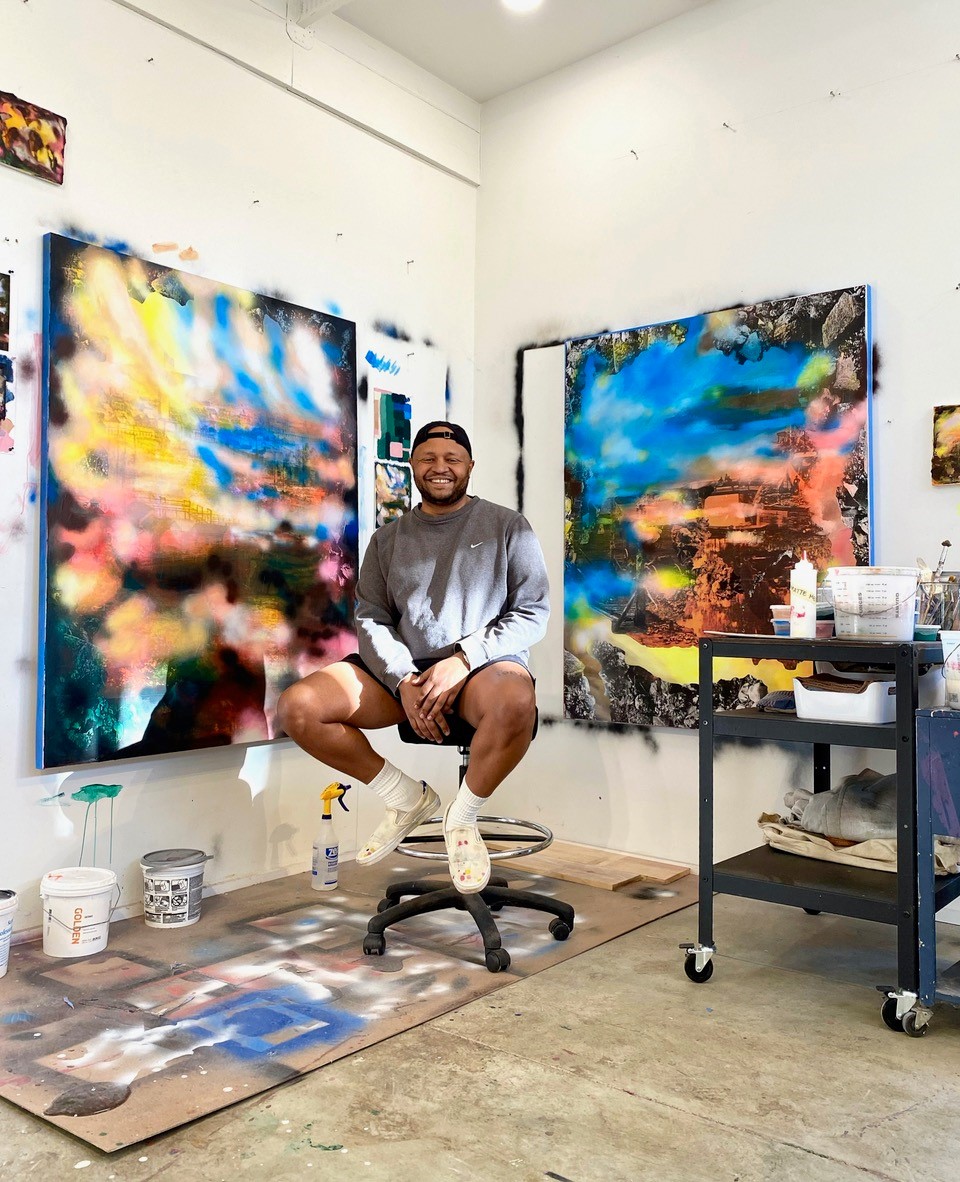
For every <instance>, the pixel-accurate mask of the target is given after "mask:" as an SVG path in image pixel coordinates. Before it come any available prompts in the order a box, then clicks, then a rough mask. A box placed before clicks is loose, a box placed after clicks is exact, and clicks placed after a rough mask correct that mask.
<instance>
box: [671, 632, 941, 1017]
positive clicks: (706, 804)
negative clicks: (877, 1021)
mask: <svg viewBox="0 0 960 1182" xmlns="http://www.w3.org/2000/svg"><path fill="white" fill-rule="evenodd" d="M716 657H741V658H742V657H747V658H754V659H756V660H774V661H817V660H820V661H830V662H832V663H834V664H836V663H838V662H857V663H865V664H870V665H871V666H877V667H880V668H888V669H890V670H892V671H893V672H894V674H895V677H896V721H895V722H893V723H887V724H861V723H850V722H815V721H810V720H807V719H800V718H797V717H796V716H795V715H793V714H778V713H773V712H766V711H760V710H715V709H713V701H714V696H713V684H714V680H713V662H714V658H716ZM941 659H942V657H941V649H940V644H939V642H934V643H929V642H925V643H909V642H901V641H875V642H868V641H847V640H832V639H831V640H794V639H790V638H782V639H781V638H779V637H774V636H730V635H720V634H716V635H712V636H711V635H707V636H704V637H703V638H702V639H701V641H700V917H699V933H698V937H699V938H698V940H697V943H696V944H682V945H681V948H682V949H683V950H684V952H685V953H686V956H685V959H684V971H685V972H686V974H687V976H688V977H689V978H690V980H691V981H695V982H698V983H699V982H703V981H707V980H709V978H710V977H711V976H712V974H713V967H714V966H713V954H714V952H716V944H715V943H714V936H713V895H714V892H718V893H721V894H727V895H740V896H742V897H746V898H749V899H762V900H764V901H766V902H769V903H783V904H785V905H786V906H789V907H802V908H803V909H804V910H805V911H807V912H809V913H811V914H818V913H819V912H821V911H828V912H830V913H832V914H834V915H849V916H853V917H854V918H857V919H873V920H878V921H880V922H881V923H890V924H895V925H896V928H897V984H896V986H886V985H880V984H878V986H877V988H878V989H879V990H880V991H881V992H882V993H883V994H884V1001H883V1004H882V1007H881V1016H882V1018H883V1020H884V1022H886V1024H887V1025H888V1026H890V1027H891V1028H892V1029H895V1030H903V1031H905V1032H906V1033H907V1034H910V1035H914V1036H916V1035H921V1034H925V1033H926V1030H927V1024H928V1023H929V1020H930V1015H931V1011H930V1008H929V1007H930V1006H931V1005H932V1003H933V1000H934V995H935V988H936V945H935V925H934V916H935V914H936V912H937V910H938V909H939V908H940V907H943V906H945V905H946V904H947V903H949V902H950V901H951V900H952V899H955V898H956V897H957V896H958V895H960V874H955V875H950V876H948V877H945V878H944V877H941V878H937V879H936V881H935V880H934V873H933V860H932V856H931V853H930V849H931V841H930V833H931V830H930V825H929V817H930V790H929V784H927V783H926V782H925V781H923V782H921V793H920V796H921V798H920V799H919V800H918V780H917V764H916V750H917V747H916V730H915V715H916V710H917V683H918V667H919V666H920V665H922V664H939V663H940V661H941ZM717 737H724V738H725V737H731V738H733V737H741V738H752V739H770V740H773V741H778V740H779V741H781V742H784V741H785V742H791V743H809V744H811V746H812V747H813V790H814V792H825V791H827V790H829V789H830V787H831V779H830V748H831V747H832V746H842V747H867V748H884V749H886V750H888V751H895V752H896V776H897V835H898V841H897V870H896V873H895V874H893V873H888V872H885V871H882V870H868V869H861V868H859V867H856V866H847V865H843V864H840V863H834V862H820V861H816V860H814V859H812V858H803V857H799V856H798V855H796V854H789V853H783V852H780V851H778V850H774V849H771V848H770V847H769V846H768V845H760V846H758V847H757V848H756V849H752V850H748V851H747V852H746V853H743V854H738V855H737V856H736V857H733V858H727V859H726V860H725V861H723V862H719V863H716V864H715V863H714V860H713V808H714V776H713V757H714V742H715V739H716V738H717ZM918 810H919V811H918ZM918 817H920V818H924V819H925V821H924V823H923V824H921V825H920V826H919V828H918ZM918 837H919V841H918ZM921 851H922V857H921Z"/></svg>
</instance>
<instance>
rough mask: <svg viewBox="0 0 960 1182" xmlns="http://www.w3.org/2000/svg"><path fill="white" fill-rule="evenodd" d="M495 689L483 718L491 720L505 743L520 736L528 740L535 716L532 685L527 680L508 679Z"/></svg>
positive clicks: (534, 698) (534, 699)
mask: <svg viewBox="0 0 960 1182" xmlns="http://www.w3.org/2000/svg"><path fill="white" fill-rule="evenodd" d="M497 688H498V692H497V693H496V694H495V695H494V696H493V698H492V700H491V702H490V704H489V706H488V708H487V710H486V711H485V717H489V718H490V719H491V721H492V722H493V723H494V725H495V726H496V728H497V730H498V732H499V733H501V734H502V735H503V739H504V741H505V742H507V743H510V742H513V741H514V740H515V739H518V738H520V737H521V736H523V737H526V738H528V739H529V738H530V737H531V736H532V734H533V724H534V721H535V719H536V716H537V701H536V696H535V695H534V691H533V684H532V683H531V682H530V680H529V679H528V678H522V679H521V678H519V677H510V678H509V679H506V678H505V679H504V684H503V685H502V686H498V687H497Z"/></svg>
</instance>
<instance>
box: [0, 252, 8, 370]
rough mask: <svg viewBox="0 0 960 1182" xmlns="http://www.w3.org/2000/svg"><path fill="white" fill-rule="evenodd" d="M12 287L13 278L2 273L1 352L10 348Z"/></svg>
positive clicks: (0, 302)
mask: <svg viewBox="0 0 960 1182" xmlns="http://www.w3.org/2000/svg"><path fill="white" fill-rule="evenodd" d="M10 285H11V277H10V275H8V274H7V273H6V272H5V271H0V350H2V351H3V352H4V353H5V352H6V351H7V350H8V349H9V348H10V294H11V293H10Z"/></svg>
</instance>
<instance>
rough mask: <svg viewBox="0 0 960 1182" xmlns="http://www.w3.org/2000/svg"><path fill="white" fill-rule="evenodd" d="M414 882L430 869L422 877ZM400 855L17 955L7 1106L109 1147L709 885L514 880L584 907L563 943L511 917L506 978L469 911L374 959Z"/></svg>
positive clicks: (644, 918) (543, 922) (574, 949)
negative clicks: (491, 965) (334, 886)
mask: <svg viewBox="0 0 960 1182" xmlns="http://www.w3.org/2000/svg"><path fill="white" fill-rule="evenodd" d="M414 873H415V872H414ZM409 877H412V875H411V863H410V862H409V861H405V860H404V859H402V858H399V857H397V858H394V859H390V860H386V861H384V862H383V863H381V864H379V865H378V866H376V867H372V868H365V869H360V868H358V867H356V866H355V865H352V864H349V865H345V866H343V867H342V868H341V889H339V890H337V891H334V892H331V893H329V894H323V895H320V894H318V893H317V892H314V891H313V890H311V888H310V885H309V883H310V877H309V875H298V876H296V877H293V878H286V879H280V880H277V881H274V882H270V883H264V884H262V885H258V886H255V887H249V888H246V889H244V890H239V891H234V892H232V893H231V894H228V895H221V896H215V897H211V898H208V899H206V900H205V901H204V905H203V913H202V915H201V919H200V922H199V923H197V924H195V925H194V926H192V927H186V928H181V929H176V930H175V929H170V930H158V929H154V928H147V927H146V926H145V925H144V923H143V921H142V920H141V919H130V920H126V921H124V922H122V923H116V924H113V925H112V927H111V930H110V938H109V943H108V946H107V948H106V949H105V950H104V951H103V952H101V953H99V954H97V955H95V956H92V957H88V958H84V959H83V960H74V961H71V960H65V959H55V958H51V957H48V956H46V955H45V954H44V953H43V951H42V948H41V947H40V945H39V944H37V943H32V944H26V945H19V946H14V948H13V949H12V950H11V955H10V965H9V969H8V973H7V976H6V977H5V978H4V979H3V981H2V982H0V1096H3V1097H4V1098H5V1099H7V1100H9V1101H11V1102H13V1103H14V1104H17V1105H19V1106H20V1107H22V1108H24V1109H26V1110H27V1111H29V1112H32V1113H35V1114H36V1115H38V1116H42V1117H43V1118H44V1119H46V1120H48V1121H50V1122H51V1123H53V1124H55V1125H58V1126H59V1127H61V1128H63V1129H64V1130H66V1131H68V1132H70V1133H72V1134H73V1135H75V1136H77V1137H80V1138H82V1139H84V1140H86V1141H89V1142H90V1143H91V1144H92V1145H95V1146H96V1147H97V1148H99V1149H102V1150H104V1151H106V1152H111V1151H113V1150H117V1149H120V1148H122V1147H123V1146H126V1145H129V1144H132V1143H134V1142H137V1141H141V1140H143V1139H145V1138H147V1137H151V1136H154V1135H156V1134H158V1133H161V1132H164V1131H166V1130H168V1129H171V1128H175V1127H176V1126H177V1125H180V1124H183V1123H185V1122H187V1121H191V1120H194V1119H196V1118H197V1117H200V1116H204V1115H206V1114H208V1113H211V1112H215V1111H217V1110H218V1109H220V1108H224V1107H226V1106H227V1105H230V1104H233V1103H235V1102H237V1101H238V1100H243V1099H245V1098H246V1097H248V1096H251V1095H254V1094H256V1093H257V1092H260V1091H263V1090H265V1089H267V1088H270V1087H272V1086H273V1085H275V1084H278V1083H283V1082H286V1081H289V1080H291V1079H294V1078H295V1077H296V1076H298V1075H301V1074H303V1073H305V1072H308V1071H312V1070H314V1069H316V1068H318V1067H322V1066H323V1065H324V1064H325V1063H329V1062H331V1061H333V1060H335V1059H339V1058H341V1057H343V1056H344V1055H348V1054H350V1053H352V1052H354V1051H357V1050H359V1049H361V1048H362V1047H365V1046H369V1045H371V1044H372V1043H376V1042H379V1041H381V1040H382V1039H385V1038H388V1037H390V1036H391V1035H393V1034H396V1033H398V1032H399V1031H401V1030H406V1029H410V1028H411V1027H414V1026H417V1025H419V1024H420V1023H422V1022H425V1021H427V1020H428V1019H431V1018H435V1017H437V1016H438V1015H439V1014H443V1013H445V1012H446V1011H448V1010H451V1009H453V1008H455V1007H456V1006H459V1005H462V1004H463V1003H465V1002H467V1001H470V1000H472V999H474V998H477V997H480V996H483V995H484V994H486V993H489V992H491V991H493V990H496V989H501V988H503V987H504V986H508V985H509V984H510V983H511V982H513V981H516V980H518V979H520V978H523V977H526V976H529V975H530V974H531V973H535V972H539V971H540V970H541V969H543V968H546V967H548V966H549V965H551V964H555V963H557V962H558V961H561V960H565V959H568V958H569V957H571V956H575V955H577V954H578V953H580V952H583V951H585V950H587V949H588V948H592V947H595V946H596V945H598V944H601V943H603V942H605V941H607V940H610V939H612V938H613V937H615V936H618V935H621V934H622V933H624V932H627V931H630V930H632V929H633V928H636V927H639V926H641V925H642V924H644V923H648V922H649V921H650V920H652V919H656V918H658V917H659V916H661V915H664V914H667V913H669V912H670V911H674V910H677V909H678V908H680V907H684V906H688V905H689V904H690V903H692V902H694V901H695V891H696V880H695V878H693V876H690V877H689V878H688V879H684V880H681V882H679V883H678V884H676V885H677V887H678V893H677V895H676V896H675V897H673V898H669V899H656V900H643V899H639V898H631V897H624V896H619V895H613V896H611V894H610V892H608V891H596V890H592V889H591V888H589V887H583V886H577V885H574V884H570V883H560V882H556V881H554V880H552V879H542V878H535V877H530V876H526V875H524V874H522V873H516V872H510V873H508V875H507V877H508V878H510V880H511V882H512V883H514V884H515V885H521V886H523V887H525V888H527V889H532V890H538V891H542V892H544V893H547V894H551V895H556V896H558V897H559V898H562V899H564V900H565V901H567V902H568V903H570V904H572V905H573V907H574V908H575V910H576V913H577V919H576V925H575V928H574V931H573V933H572V935H571V936H570V938H569V939H568V940H566V941H564V942H559V941H556V940H554V939H553V938H552V936H551V935H550V933H549V931H548V929H547V923H548V919H549V917H548V916H544V915H542V914H538V913H536V912H527V911H519V910H517V909H511V908H506V909H505V910H504V911H503V912H502V913H501V914H500V915H499V917H498V924H499V927H500V930H501V934H502V938H503V944H504V947H505V948H507V949H508V950H509V952H510V955H511V957H512V964H511V966H510V969H509V970H508V971H507V972H503V973H497V974H492V973H489V972H488V971H487V969H486V968H485V967H484V963H483V947H482V943H481V940H480V937H479V935H478V933H477V931H476V929H475V927H474V925H473V921H472V919H470V917H469V916H468V915H466V913H464V912H460V911H446V912H438V913H433V914H429V915H425V916H421V917H418V918H416V919H413V920H409V921H407V922H406V923H404V924H402V925H400V926H398V927H397V928H394V929H390V930H389V931H388V933H387V948H386V953H385V955H384V956H382V957H376V956H364V954H363V951H362V947H361V945H362V939H363V934H364V932H365V930H366V923H367V920H368V919H369V917H370V916H371V915H373V914H374V913H375V912H376V905H377V901H378V899H379V897H380V895H381V894H382V892H383V889H384V888H385V886H386V885H387V884H388V883H390V882H393V881H397V880H399V879H401V878H409Z"/></svg>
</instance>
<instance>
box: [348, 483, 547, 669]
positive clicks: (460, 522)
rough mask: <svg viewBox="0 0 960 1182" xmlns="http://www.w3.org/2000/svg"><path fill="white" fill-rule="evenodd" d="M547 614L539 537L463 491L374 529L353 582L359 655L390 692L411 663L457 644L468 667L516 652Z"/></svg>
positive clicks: (514, 516) (508, 512)
mask: <svg viewBox="0 0 960 1182" xmlns="http://www.w3.org/2000/svg"><path fill="white" fill-rule="evenodd" d="M549 614H550V604H549V600H548V585H547V572H546V568H545V566H544V563H543V554H542V553H541V550H540V543H539V542H538V541H537V538H536V535H535V534H534V532H533V530H532V529H531V528H530V524H529V522H528V521H527V519H526V518H525V517H524V516H522V514H520V513H516V512H514V510H513V509H505V508H504V507H503V506H502V505H495V504H493V502H492V501H485V500H482V499H481V498H480V497H472V498H471V499H470V500H469V501H468V502H467V504H466V505H464V507H463V508H462V509H458V510H457V511H456V512H455V513H448V514H445V515H444V516H439V517H434V516H431V515H430V514H427V513H424V512H422V510H421V509H420V506H419V505H418V506H417V507H416V508H415V509H413V510H411V511H410V512H409V513H404V515H403V516H402V517H399V518H397V519H396V520H395V521H391V522H388V523H387V524H386V525H383V526H381V527H380V529H378V530H377V531H376V533H375V534H374V535H373V537H372V538H371V540H370V545H369V546H368V547H367V552H366V554H365V555H364V557H363V564H362V565H361V567H360V578H359V580H358V582H357V617H356V618H357V630H358V632H359V641H360V656H361V657H362V658H363V660H364V661H365V662H366V664H367V666H368V668H369V669H370V670H371V671H372V672H373V673H374V675H375V676H376V677H378V678H379V679H380V680H381V681H382V682H383V683H384V684H385V685H387V686H389V687H390V689H391V690H396V688H397V685H398V684H399V683H400V681H402V680H403V678H404V677H406V675H407V674H408V673H414V672H416V666H415V665H414V660H425V659H429V658H435V659H436V660H438V661H439V660H441V659H442V658H443V657H449V656H451V655H452V654H453V653H454V652H455V650H456V648H457V647H459V648H461V649H463V651H464V653H465V654H466V657H467V660H468V661H469V662H470V668H471V669H476V668H477V667H478V666H480V665H482V664H484V663H485V662H486V661H490V660H493V658H494V657H506V656H517V657H519V658H520V659H521V660H522V661H524V662H526V660H527V657H528V653H527V649H528V648H529V646H530V645H531V644H535V643H536V642H537V641H538V640H541V639H542V638H543V634H544V632H545V631H546V628H547V617H548V616H549Z"/></svg>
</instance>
